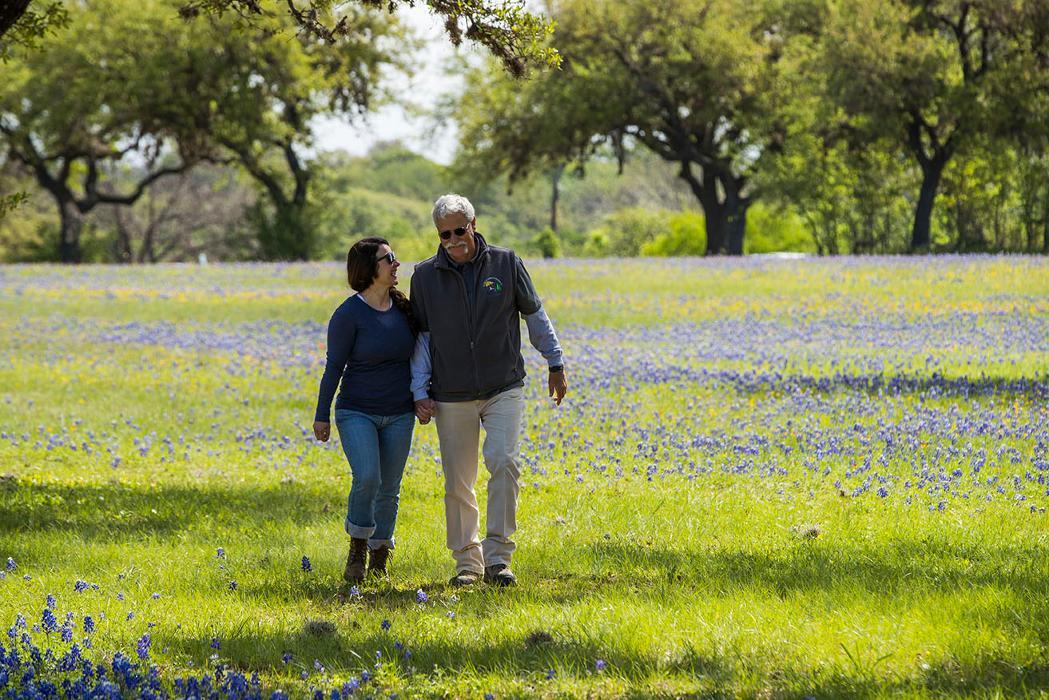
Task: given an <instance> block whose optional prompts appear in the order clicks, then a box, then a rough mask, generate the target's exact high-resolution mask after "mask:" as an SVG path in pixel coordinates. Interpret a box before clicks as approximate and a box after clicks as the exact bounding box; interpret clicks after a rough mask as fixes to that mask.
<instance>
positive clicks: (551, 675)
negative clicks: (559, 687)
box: [546, 668, 557, 681]
mask: <svg viewBox="0 0 1049 700" xmlns="http://www.w3.org/2000/svg"><path fill="white" fill-rule="evenodd" d="M556 677H557V671H555V670H554V669H552V668H551V669H550V670H548V671H547V672H546V680H548V681H552V680H553V679H554V678H556Z"/></svg>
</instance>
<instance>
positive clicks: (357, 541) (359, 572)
mask: <svg viewBox="0 0 1049 700" xmlns="http://www.w3.org/2000/svg"><path fill="white" fill-rule="evenodd" d="M367 560H368V540H366V539H364V538H363V537H361V538H358V537H354V538H351V539H350V553H349V555H348V556H347V557H346V569H345V570H344V571H343V572H342V577H343V578H344V579H346V580H347V581H349V582H350V583H360V582H361V581H363V580H364V574H365V570H364V565H365V563H366V562H367Z"/></svg>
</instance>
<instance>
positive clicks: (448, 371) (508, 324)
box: [411, 194, 568, 586]
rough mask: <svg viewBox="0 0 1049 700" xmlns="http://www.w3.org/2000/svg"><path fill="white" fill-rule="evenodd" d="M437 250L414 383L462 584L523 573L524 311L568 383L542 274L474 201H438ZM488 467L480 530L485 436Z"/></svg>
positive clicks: (422, 295) (532, 333)
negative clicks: (485, 232)
mask: <svg viewBox="0 0 1049 700" xmlns="http://www.w3.org/2000/svg"><path fill="white" fill-rule="evenodd" d="M433 222H434V225H435V226H436V227H437V232H438V236H439V238H440V241H439V246H438V248H437V254H436V255H435V256H433V257H432V258H430V259H428V260H425V261H423V262H421V263H419V264H418V265H416V266H415V274H413V275H412V282H411V301H412V310H413V311H414V313H415V317H416V319H417V320H418V322H419V326H420V329H421V332H420V333H419V338H418V341H417V343H416V347H415V353H414V355H413V357H412V393H413V396H414V398H415V409H416V415H417V416H418V417H419V420H420V421H421V422H423V423H427V422H429V420H430V418H431V417H433V418H435V420H436V421H437V437H438V440H439V441H440V444H441V466H442V467H443V469H444V507H445V518H446V525H447V530H448V532H447V534H448V548H449V549H451V550H452V557H453V558H454V559H455V566H456V575H455V576H454V577H453V578H452V580H451V583H452V585H454V586H468V585H471V584H474V583H477V581H479V580H480V579H481V578H482V576H483V577H484V580H485V581H488V582H490V583H494V584H497V585H501V586H512V585H514V584H515V583H516V581H517V580H516V578H515V576H514V573H513V571H512V570H511V569H510V563H511V559H512V557H513V552H514V546H515V545H514V542H513V541H512V540H511V539H510V537H511V536H512V535H513V533H514V531H515V530H516V529H517V495H518V491H519V485H518V479H519V478H520V475H521V472H520V466H519V463H518V454H517V453H518V439H519V436H520V432H521V416H522V414H523V413H524V389H523V386H524V376H525V371H524V358H522V357H521V323H520V320H519V318H520V317H519V315H518V314H520V315H523V316H524V318H525V321H526V324H527V326H528V337H529V340H530V341H531V343H532V345H533V346H535V348H536V349H537V350H539V352H540V353H541V354H542V355H543V357H544V358H545V359H546V361H547V364H548V365H549V370H550V375H549V379H548V388H549V392H550V396H552V397H554V400H555V401H556V402H557V404H558V405H560V404H561V399H563V398H564V396H565V392H566V391H567V390H568V383H567V380H566V378H565V370H564V363H563V361H562V355H561V346H560V344H559V343H558V340H557V335H556V333H555V332H554V328H553V326H552V325H551V323H550V319H549V318H548V317H547V315H546V312H545V311H544V310H543V309H542V304H541V302H540V301H539V297H538V295H537V294H536V292H535V287H533V286H532V280H531V278H530V277H529V276H528V272H527V270H525V267H524V264H523V263H522V262H521V259H520V258H518V257H517V255H516V254H514V252H513V251H512V250H509V249H507V248H499V247H496V246H491V245H488V243H487V242H486V241H485V239H484V237H483V236H482V235H481V234H479V233H478V232H477V218H476V217H475V216H474V208H473V205H472V204H470V201H469V200H468V199H466V197H462V196H460V195H457V194H446V195H444V196H443V197H441V198H440V199H438V200H437V201H436V202H435V203H434V206H433ZM482 426H483V427H484V430H485V439H484V446H483V450H482V452H483V453H484V462H485V466H486V467H487V468H488V473H489V479H488V508H487V517H486V520H485V528H486V533H485V534H486V536H485V539H484V541H483V542H482V541H481V540H480V539H479V534H478V533H479V530H480V522H479V520H480V512H479V510H478V507H477V497H476V495H475V493H474V483H475V482H476V481H477V444H478V441H479V439H480V428H481V427H482Z"/></svg>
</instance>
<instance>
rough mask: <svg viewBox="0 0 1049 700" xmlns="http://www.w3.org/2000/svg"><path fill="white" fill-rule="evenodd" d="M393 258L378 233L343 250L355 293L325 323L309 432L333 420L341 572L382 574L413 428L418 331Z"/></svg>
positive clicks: (322, 431)
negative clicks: (340, 457)
mask: <svg viewBox="0 0 1049 700" xmlns="http://www.w3.org/2000/svg"><path fill="white" fill-rule="evenodd" d="M400 265H401V264H400V263H399V262H398V261H397V256H395V255H394V254H393V251H392V250H391V249H390V244H389V243H388V242H387V241H386V240H385V239H382V238H363V239H361V240H359V241H357V242H356V243H354V244H353V247H352V248H350V252H349V253H348V254H347V256H346V276H347V278H348V280H349V283H350V287H351V288H353V289H354V290H355V291H356V292H357V293H356V294H354V295H352V296H350V297H349V298H348V299H346V301H344V302H343V303H342V304H341V305H340V306H339V308H338V309H336V310H335V313H334V314H332V317H331V320H330V321H329V322H328V354H327V363H326V364H325V366H324V377H323V378H322V379H321V385H320V393H319V396H318V398H317V412H316V416H315V422H314V424H313V433H314V435H316V437H317V439H318V440H320V441H322V442H327V441H328V437H329V436H330V434H331V422H330V411H331V401H332V397H333V396H334V395H335V389H336V387H338V386H339V385H340V380H341V385H342V389H341V390H340V391H339V398H338V401H336V403H335V424H336V426H338V428H339V438H340V439H341V440H342V448H343V450H344V451H345V452H346V459H347V460H348V461H349V463H350V472H351V473H352V474H353V479H352V483H351V486H350V496H349V504H348V509H347V512H346V533H347V534H348V535H349V536H350V553H349V556H348V557H347V559H346V570H345V571H344V573H343V577H344V578H345V579H346V580H347V581H349V582H351V583H359V582H361V581H363V580H364V577H365V574H366V573H378V574H385V573H386V561H387V559H388V558H389V555H390V550H391V549H393V547H394V540H393V529H394V525H395V524H396V522H397V505H398V501H399V499H400V491H401V476H402V475H403V474H404V463H405V462H406V461H407V459H408V450H409V448H410V447H411V442H412V430H413V429H414V427H415V413H414V409H415V404H414V402H413V401H412V395H411V389H410V388H409V383H410V376H411V372H410V369H409V360H410V358H411V354H412V349H413V348H414V346H415V335H416V332H417V329H416V323H415V319H414V317H413V316H412V312H411V306H410V305H409V303H408V298H407V297H406V296H405V295H404V294H403V293H402V292H399V291H397V289H395V287H396V286H397V269H398V268H399V267H400Z"/></svg>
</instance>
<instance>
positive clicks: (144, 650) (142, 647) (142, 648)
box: [135, 632, 153, 661]
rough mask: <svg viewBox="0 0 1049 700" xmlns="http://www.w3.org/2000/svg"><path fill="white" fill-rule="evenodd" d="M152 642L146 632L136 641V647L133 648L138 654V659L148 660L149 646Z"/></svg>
mask: <svg viewBox="0 0 1049 700" xmlns="http://www.w3.org/2000/svg"><path fill="white" fill-rule="evenodd" d="M152 642H153V640H152V638H151V637H150V636H149V632H146V633H145V634H144V635H142V637H141V638H140V639H139V640H138V645H137V646H136V647H135V651H137V652H138V658H140V659H142V660H143V661H145V660H146V659H148V658H149V645H150V644H151V643H152Z"/></svg>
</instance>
